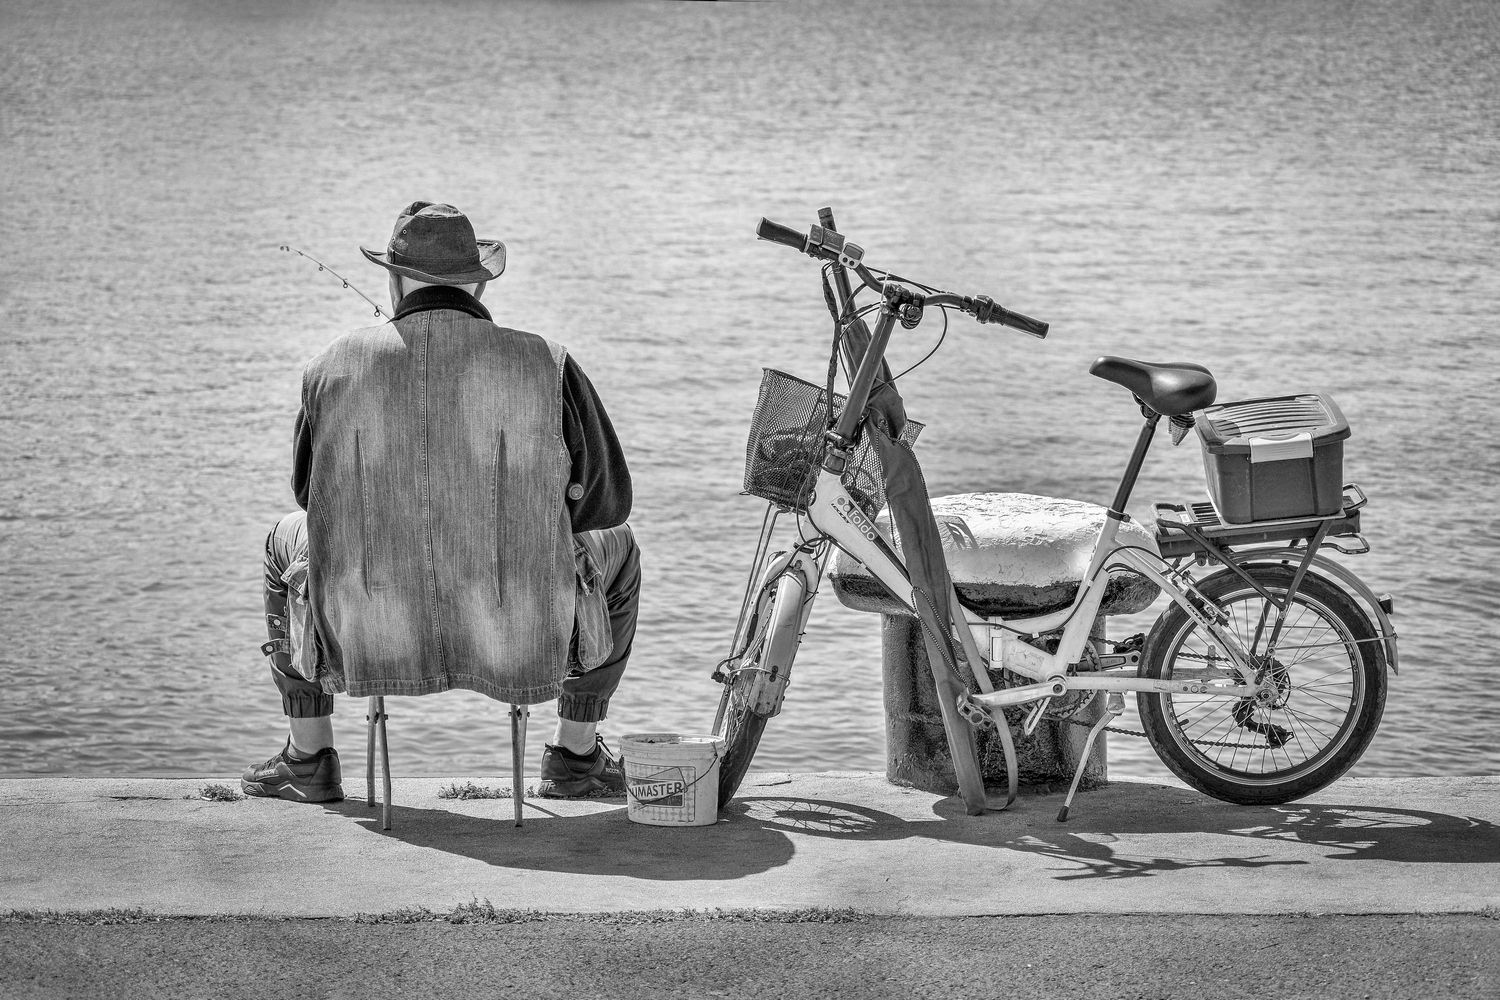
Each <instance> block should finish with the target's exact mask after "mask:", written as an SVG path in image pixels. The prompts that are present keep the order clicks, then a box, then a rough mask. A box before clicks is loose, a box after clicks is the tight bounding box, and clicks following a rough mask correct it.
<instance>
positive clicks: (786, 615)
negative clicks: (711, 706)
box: [718, 564, 813, 809]
mask: <svg viewBox="0 0 1500 1000" xmlns="http://www.w3.org/2000/svg"><path fill="white" fill-rule="evenodd" d="M804 574H805V570H803V569H802V568H800V567H799V566H798V565H797V564H793V566H792V567H790V568H788V569H787V570H786V571H784V572H783V573H782V574H781V575H780V576H779V577H778V578H777V579H776V580H775V582H774V583H773V584H771V585H769V586H766V587H763V588H762V590H761V592H760V595H759V597H758V598H757V600H756V602H755V605H754V606H753V608H752V609H751V611H750V614H751V620H750V623H749V625H748V626H747V627H746V628H745V630H744V634H747V635H748V636H749V639H748V641H747V642H746V644H745V646H744V651H743V652H742V653H740V654H739V656H737V657H736V658H735V662H734V663H733V664H731V666H730V672H729V677H727V678H726V679H725V681H724V693H723V695H722V697H721V700H720V704H719V718H720V720H721V721H720V722H719V725H718V735H719V736H720V737H722V738H723V740H724V754H723V756H722V757H720V758H719V808H720V809H722V808H724V806H726V805H728V804H729V800H730V799H732V798H734V793H735V792H736V791H737V790H738V789H739V787H740V782H741V781H743V780H744V778H745V772H746V771H748V770H749V769H750V761H751V760H753V759H754V757H755V751H756V748H757V747H759V746H760V737H761V734H762V733H763V732H765V728H766V720H767V719H769V718H770V717H771V716H773V715H775V714H776V713H777V712H779V711H780V710H781V697H780V693H779V692H781V691H784V690H785V688H786V685H787V683H788V682H789V681H790V679H791V672H792V661H793V660H794V659H795V658H796V656H797V647H798V645H799V643H800V642H801V638H802V625H803V623H804V622H805V621H806V620H807V613H808V610H809V606H810V605H811V602H812V595H813V591H812V589H811V588H810V587H809V585H808V583H807V580H806V577H805V575H804Z"/></svg>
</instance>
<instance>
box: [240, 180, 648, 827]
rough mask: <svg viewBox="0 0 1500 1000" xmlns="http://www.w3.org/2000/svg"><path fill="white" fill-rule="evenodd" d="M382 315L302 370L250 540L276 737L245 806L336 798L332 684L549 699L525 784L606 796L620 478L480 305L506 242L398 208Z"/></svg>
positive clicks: (636, 566) (557, 358) (433, 213)
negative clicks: (274, 519) (259, 534)
mask: <svg viewBox="0 0 1500 1000" xmlns="http://www.w3.org/2000/svg"><path fill="white" fill-rule="evenodd" d="M361 251H362V252H363V253H364V255H365V256H366V257H367V258H368V259H369V260H371V261H372V262H374V263H375V264H378V265H380V266H381V267H383V268H385V269H386V270H387V271H388V272H389V282H390V295H391V305H392V310H393V315H392V319H391V320H390V322H388V323H386V324H383V325H380V326H375V327H370V328H367V329H363V330H358V331H355V332H354V333H350V334H347V335H345V336H343V337H340V338H339V339H338V340H336V341H334V342H333V343H332V344H331V345H330V346H329V347H328V348H327V350H325V351H323V353H322V354H320V355H318V356H317V357H316V358H314V359H313V360H312V361H311V362H309V363H308V365H307V367H306V368H305V369H304V371H303V376H302V405H301V410H300V412H299V413H298V415H297V422H296V429H295V433H294V446H293V471H292V490H293V492H294V494H295V496H296V500H297V503H298V505H299V507H301V508H302V509H301V510H298V511H294V512H292V513H290V514H288V515H286V516H285V517H284V518H282V519H281V521H280V522H279V523H278V524H277V525H276V527H275V528H274V529H273V530H272V531H271V533H270V535H269V536H268V537H267V539H266V553H265V612H266V623H267V627H268V630H269V635H270V641H269V642H267V643H266V644H265V645H264V646H263V647H262V650H263V651H264V652H265V653H266V654H267V655H268V656H269V658H270V661H271V674H272V678H273V679H274V680H275V682H276V685H277V687H278V688H279V689H280V691H281V696H282V708H283V711H284V712H285V713H286V715H287V717H288V721H289V724H290V730H291V732H290V735H289V737H288V739H287V743H286V746H285V747H283V748H282V749H281V751H280V752H278V753H277V754H276V755H275V756H273V757H272V758H271V759H270V760H268V761H266V762H265V763H264V764H262V765H259V766H256V767H251V768H248V769H247V770H246V771H245V773H244V775H243V776H242V778H241V787H243V788H244V790H245V792H246V793H247V794H250V795H263V796H272V797H279V798H284V799H290V800H293V801H297V802H331V801H337V800H339V799H342V798H343V794H344V793H343V786H342V778H341V775H340V771H339V759H338V752H337V751H336V750H335V749H334V746H333V743H334V740H333V724H332V713H333V694H334V693H335V692H340V691H347V692H348V693H349V694H350V695H351V696H354V697H371V696H384V695H421V694H430V693H433V692H437V691H445V690H448V689H450V688H466V689H469V690H473V691H479V692H481V693H483V694H486V695H488V696H490V697H492V698H495V699H497V700H500V701H505V702H510V703H514V704H523V705H529V704H535V703H537V702H543V701H549V700H552V699H554V698H555V699H557V703H558V720H557V729H556V733H555V735H554V738H553V741H552V742H551V743H548V744H547V746H546V748H545V750H544V751H543V754H542V763H541V781H540V784H539V786H538V791H539V793H540V794H541V795H544V796H549V797H574V796H580V795H586V794H589V793H593V792H606V793H611V794H624V774H623V773H622V768H621V766H620V763H619V760H618V758H616V757H615V756H614V755H613V754H611V753H610V752H609V750H608V749H607V748H606V747H605V746H604V743H603V740H602V739H600V738H599V737H598V736H597V732H596V730H597V724H598V722H599V721H600V720H601V719H603V718H604V717H605V714H606V712H607V711H608V708H609V699H610V696H611V695H612V694H613V693H614V691H615V689H616V687H617V686H618V685H619V683H620V678H621V675H622V674H623V672H624V670H625V665H626V661H627V660H628V659H629V656H630V648H631V643H632V641H633V639H634V636H635V625H636V609H637V605H638V601H639V595H640V554H639V550H638V548H637V546H636V543H635V538H634V536H633V535H632V533H631V530H630V527H629V525H627V524H626V523H625V521H626V518H627V517H628V516H629V514H630V508H631V499H632V495H631V481H630V472H629V470H628V469H627V468H626V464H625V456H624V454H623V452H622V451H621V448H620V444H619V441H618V440H617V439H616V437H615V432H614V428H613V426H612V425H611V424H610V420H609V417H608V415H607V414H606V413H605V410H604V406H603V403H602V402H600V400H599V397H598V394H597V393H596V392H595V390H594V387H593V385H592V384H591V383H590V381H589V379H588V377H587V376H586V375H585V374H584V373H583V370H582V369H581V368H580V367H579V366H578V364H577V363H576V362H575V361H574V360H573V359H572V358H571V357H570V356H569V355H568V353H567V350H566V348H564V347H562V346H561V345H559V344H556V343H553V342H551V341H549V340H545V339H543V338H541V337H538V336H536V335H534V334H530V333H523V332H521V331H519V330H510V329H506V328H504V327H501V326H498V325H496V324H495V323H494V322H492V321H491V318H490V313H489V311H488V310H487V309H486V308H485V307H484V306H483V305H481V304H480V301H479V300H480V297H481V296H482V295H483V293H484V289H485V286H486V284H487V283H488V282H490V281H493V280H494V279H495V278H498V277H499V276H500V274H501V272H502V271H504V269H505V246H504V244H502V243H501V242H500V241H498V240H479V239H476V238H475V236H474V230H473V228H472V227H471V226H470V223H469V220H468V219H467V218H466V217H465V216H464V215H463V214H462V213H461V212H459V211H458V210H457V209H455V208H454V207H452V206H451V205H443V204H433V203H429V202H422V201H418V202H414V203H412V205H410V206H409V207H408V208H407V209H405V210H404V211H403V212H402V213H401V215H400V217H399V218H398V219H397V221H396V226H395V230H394V232H393V233H392V235H391V238H390V242H389V244H388V246H387V248H386V249H385V251H383V252H377V251H374V250H370V249H368V248H365V247H361Z"/></svg>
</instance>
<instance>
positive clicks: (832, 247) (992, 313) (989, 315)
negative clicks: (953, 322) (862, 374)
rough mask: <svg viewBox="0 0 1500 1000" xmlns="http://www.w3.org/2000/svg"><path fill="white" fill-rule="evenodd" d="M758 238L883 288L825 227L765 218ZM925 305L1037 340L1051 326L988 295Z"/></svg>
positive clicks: (854, 248)
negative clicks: (805, 228)
mask: <svg viewBox="0 0 1500 1000" xmlns="http://www.w3.org/2000/svg"><path fill="white" fill-rule="evenodd" d="M755 235H756V236H757V237H759V238H760V239H763V240H769V241H770V242H772V243H780V244H781V245H782V246H787V247H791V248H792V249H793V250H797V251H799V252H801V253H805V254H807V255H808V256H809V257H815V258H818V259H820V260H828V261H837V262H838V263H840V264H843V265H844V266H845V267H847V268H850V269H851V270H853V271H854V272H855V273H856V274H858V275H859V277H860V280H861V281H863V282H864V283H865V284H866V285H867V286H869V287H870V288H872V289H874V290H875V291H880V289H881V286H880V283H879V282H878V281H876V280H875V278H874V275H872V274H871V273H870V272H869V270H867V269H866V268H865V265H864V253H865V252H864V250H863V249H862V248H861V247H859V246H858V245H857V244H854V243H850V242H848V241H847V240H845V239H844V237H843V236H842V235H840V234H839V233H836V232H834V231H833V230H831V229H825V228H823V227H822V226H813V227H812V229H811V230H810V231H809V232H808V233H807V235H803V234H802V233H800V232H798V231H797V230H795V229H793V228H792V227H791V226H783V225H782V224H781V223H779V222H772V221H771V220H770V219H766V218H762V219H761V220H760V223H759V224H758V225H757V226H756V227H755ZM922 302H923V304H924V305H933V306H944V307H951V308H954V309H958V310H959V311H960V312H965V313H968V314H969V315H970V316H973V317H974V318H975V319H976V320H978V321H979V322H981V323H999V324H1001V325H1002V326H1008V327H1011V328H1012V329H1015V330H1020V331H1021V332H1022V333H1027V334H1030V335H1031V336H1033V337H1036V338H1037V339H1039V340H1040V339H1042V338H1044V337H1046V336H1047V329H1048V324H1047V323H1045V322H1044V321H1042V320H1039V319H1033V318H1031V317H1030V316H1026V315H1023V314H1021V313H1018V312H1012V311H1011V310H1009V309H1007V308H1005V307H1004V306H1002V305H1000V304H999V303H998V302H996V301H995V300H994V299H992V298H990V297H989V296H988V295H978V296H972V297H971V296H968V295H958V294H955V293H953V292H932V293H930V294H927V295H924V296H923V297H922Z"/></svg>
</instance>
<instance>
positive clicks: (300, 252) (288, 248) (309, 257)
mask: <svg viewBox="0 0 1500 1000" xmlns="http://www.w3.org/2000/svg"><path fill="white" fill-rule="evenodd" d="M281 249H283V250H285V251H286V252H287V253H294V254H296V255H297V256H298V257H303V258H306V259H307V260H310V261H312V262H313V263H314V264H316V265H318V270H319V271H327V272H328V273H329V274H331V275H333V276H334V277H335V278H337V279H339V280H340V281H342V282H343V283H344V287H345V288H347V289H349V290H350V291H351V292H353V293H354V294H355V295H358V296H359V297H360V298H362V299H364V300H365V301H366V302H368V303H370V305H371V306H374V308H375V315H376V316H379V317H381V318H383V319H390V317H389V316H386V314H385V313H383V312H381V310H380V306H378V305H376V304H375V300H374V299H372V298H370V297H369V296H368V295H366V294H365V293H364V292H362V291H360V290H359V289H358V288H355V287H354V286H353V285H351V284H349V279H348V278H346V277H344V276H343V275H342V274H339V273H338V272H337V271H335V270H334V269H333V268H331V267H329V266H328V265H327V264H325V263H323V262H322V261H321V260H319V259H318V258H316V257H314V256H313V255H312V254H310V253H308V252H306V251H305V250H298V249H297V248H296V247H293V246H287V245H286V244H285V243H283V244H281Z"/></svg>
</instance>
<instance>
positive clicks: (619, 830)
mask: <svg viewBox="0 0 1500 1000" xmlns="http://www.w3.org/2000/svg"><path fill="white" fill-rule="evenodd" d="M324 808H325V809H327V810H329V811H330V812H334V813H337V814H339V815H341V816H345V817H348V818H350V819H352V820H354V821H355V822H356V823H357V824H358V825H359V826H360V827H363V828H364V829H365V830H367V831H369V832H370V833H372V834H374V835H376V836H379V837H388V838H390V839H392V840H397V841H400V842H402V843H404V844H409V845H411V846H413V847H419V848H423V849H425V850H431V851H441V852H443V853H446V854H452V855H455V856H458V857H464V858H469V859H471V860H474V861H480V862H483V863H484V864H487V865H493V866H495V867H497V868H509V869H514V870H518V871H546V872H559V873H569V874H578V875H609V876H625V877H628V878H638V879H648V880H652V881H668V882H671V881H685V880H709V881H715V880H729V879H737V878H743V877H745V876H747V875H755V874H758V873H760V872H764V871H768V870H770V869H773V868H777V867H779V866H781V865H784V864H786V863H787V862H788V861H790V860H791V858H792V854H793V850H794V849H793V843H792V839H791V838H790V837H789V836H787V834H786V833H785V832H783V831H780V830H776V829H775V828H773V827H769V826H765V827H762V826H756V825H753V824H730V823H726V822H724V821H723V820H722V819H721V820H720V822H719V823H718V824H716V825H715V826H703V827H666V826H643V825H641V824H639V823H633V822H631V821H630V820H628V819H627V818H626V815H625V809H624V807H623V805H622V806H621V807H620V808H618V809H610V810H606V811H598V812H589V813H585V814H582V815H573V816H564V815H559V814H557V813H555V812H552V811H551V810H550V809H549V808H548V805H547V803H546V802H545V801H537V800H533V799H527V800H526V808H525V813H524V816H525V825H524V826H521V827H517V826H516V825H515V820H514V819H513V818H512V817H511V816H510V814H509V812H510V810H509V805H507V806H506V815H505V816H504V817H503V818H501V817H489V816H472V815H468V814H466V813H461V812H449V811H448V810H445V809H423V808H417V807H413V806H403V805H400V804H396V805H393V806H392V807H391V829H389V830H382V829H381V828H380V811H379V809H378V808H377V809H371V808H369V807H368V806H366V805H365V804H364V802H363V801H361V800H358V799H346V800H345V801H343V802H339V803H329V804H327V805H325V806H324Z"/></svg>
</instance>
